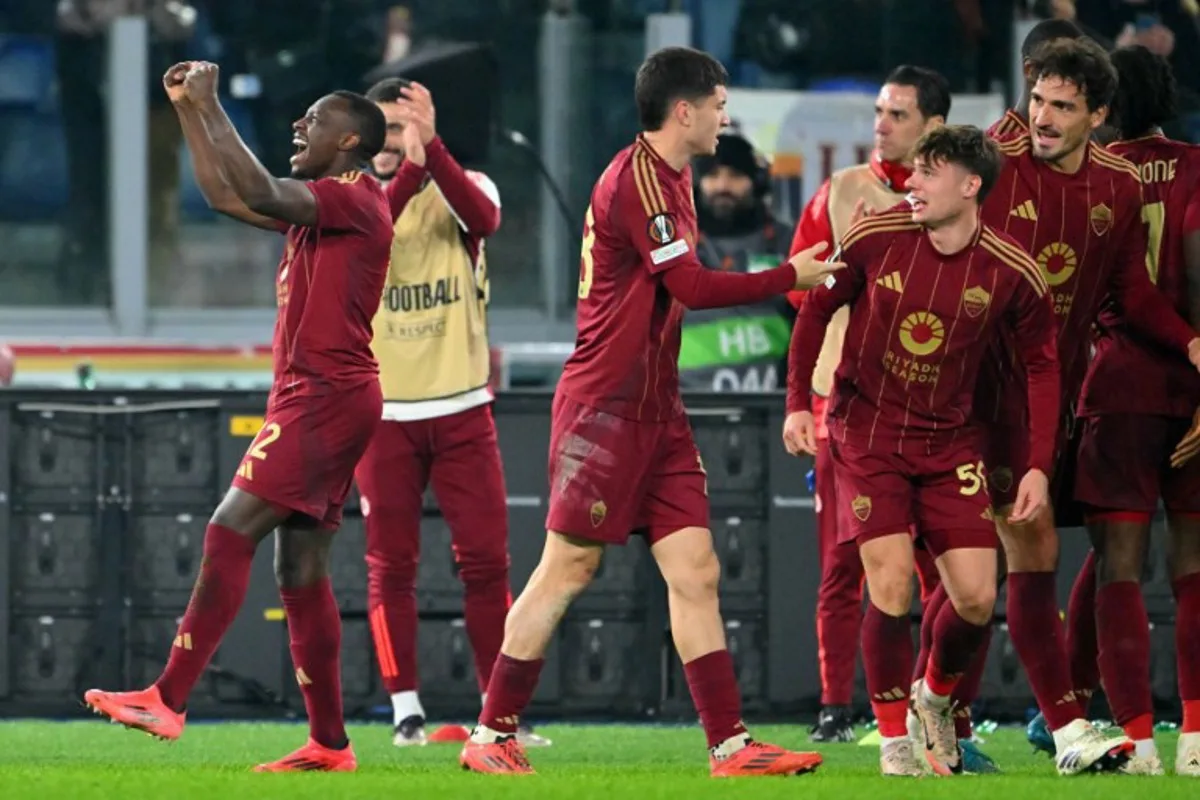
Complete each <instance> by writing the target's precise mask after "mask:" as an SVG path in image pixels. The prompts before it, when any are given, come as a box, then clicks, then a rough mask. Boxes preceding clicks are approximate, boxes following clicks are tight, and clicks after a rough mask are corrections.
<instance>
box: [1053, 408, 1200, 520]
mask: <svg viewBox="0 0 1200 800" xmlns="http://www.w3.org/2000/svg"><path fill="white" fill-rule="evenodd" d="M1082 422H1083V436H1082V438H1081V440H1080V443H1079V467H1078V474H1077V476H1076V479H1075V496H1076V497H1078V498H1079V500H1080V501H1081V502H1083V503H1084V504H1086V505H1087V506H1088V508H1089V509H1091V510H1095V511H1101V512H1103V511H1136V512H1142V513H1145V514H1153V513H1154V512H1155V511H1156V510H1157V509H1158V500H1159V498H1160V497H1161V498H1162V501H1163V504H1164V505H1165V506H1166V507H1167V510H1168V511H1174V512H1177V513H1183V514H1196V513H1200V459H1192V460H1191V461H1189V462H1188V463H1187V464H1185V465H1184V466H1183V467H1181V468H1180V469H1173V468H1172V467H1171V463H1170V462H1171V453H1172V452H1174V450H1175V446H1176V445H1177V444H1179V440H1180V439H1182V438H1183V436H1184V434H1186V433H1187V431H1188V428H1189V427H1190V426H1191V420H1189V419H1179V418H1172V417H1161V416H1155V415H1150V414H1107V415H1104V416H1099V417H1088V418H1087V419H1086V420H1083V421H1082Z"/></svg>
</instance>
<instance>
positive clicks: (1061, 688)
mask: <svg viewBox="0 0 1200 800" xmlns="http://www.w3.org/2000/svg"><path fill="white" fill-rule="evenodd" d="M1055 592H1056V589H1055V575H1054V573H1053V572H1010V573H1009V575H1008V631H1009V634H1010V635H1011V636H1012V643H1013V648H1014V649H1015V650H1016V651H1017V655H1018V656H1019V657H1020V659H1021V664H1022V665H1023V666H1024V667H1025V673H1026V675H1027V676H1028V677H1029V685H1030V687H1031V688H1032V689H1033V694H1034V697H1036V698H1037V703H1038V707H1039V708H1040V709H1041V710H1042V714H1044V715H1045V717H1046V723H1047V725H1048V726H1049V728H1050V730H1051V731H1057V730H1059V729H1060V728H1064V727H1066V726H1067V725H1069V724H1070V723H1071V722H1073V721H1074V720H1076V719H1081V718H1082V717H1083V710H1082V709H1081V708H1080V707H1079V703H1078V701H1076V699H1075V692H1074V690H1073V689H1072V687H1071V675H1070V670H1069V669H1068V668H1067V653H1066V645H1065V643H1064V641H1063V639H1064V636H1063V631H1062V624H1061V623H1060V622H1059V619H1058V602H1057V600H1056V597H1055Z"/></svg>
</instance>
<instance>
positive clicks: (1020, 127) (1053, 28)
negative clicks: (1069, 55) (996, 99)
mask: <svg viewBox="0 0 1200 800" xmlns="http://www.w3.org/2000/svg"><path fill="white" fill-rule="evenodd" d="M1085 35H1086V34H1084V32H1083V31H1082V30H1080V29H1079V26H1078V25H1076V24H1075V23H1074V22H1072V21H1071V20H1069V19H1044V20H1042V21H1041V22H1039V23H1038V24H1036V25H1034V26H1033V27H1032V28H1030V29H1029V33H1027V34H1025V39H1024V40H1023V41H1022V42H1021V64H1022V68H1023V71H1024V75H1025V88H1024V90H1023V91H1022V92H1021V98H1020V100H1018V101H1017V104H1016V105H1015V106H1013V107H1012V108H1010V109H1007V110H1006V111H1005V112H1004V116H1003V117H1001V118H1000V119H998V120H996V122H994V123H992V127H990V128H988V131H987V132H988V136H991V137H993V138H995V139H1007V138H1010V137H1012V136H1017V135H1020V134H1021V133H1023V132H1025V131H1027V130H1029V116H1028V114H1029V94H1030V92H1031V91H1032V90H1033V84H1034V76H1033V72H1032V63H1033V62H1032V61H1031V60H1030V59H1032V58H1033V54H1034V52H1035V51H1036V50H1037V49H1038V48H1039V47H1041V46H1042V45H1043V44H1046V43H1047V42H1057V41H1060V40H1063V39H1080V38H1083V37H1084V36H1085Z"/></svg>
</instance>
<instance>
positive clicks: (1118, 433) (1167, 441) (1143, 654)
mask: <svg viewBox="0 0 1200 800" xmlns="http://www.w3.org/2000/svg"><path fill="white" fill-rule="evenodd" d="M1111 58H1112V62H1113V66H1114V67H1116V70H1117V74H1118V77H1119V82H1118V88H1117V93H1116V96H1115V98H1114V102H1113V115H1114V118H1115V121H1116V126H1117V128H1118V131H1119V133H1120V139H1119V140H1118V141H1116V142H1113V143H1112V144H1111V145H1109V150H1111V151H1113V152H1115V153H1117V154H1119V155H1121V156H1123V157H1124V158H1126V159H1128V160H1129V161H1131V162H1132V163H1133V164H1134V165H1135V166H1136V167H1137V168H1138V171H1139V172H1140V173H1141V176H1142V185H1143V198H1144V201H1145V204H1144V206H1143V212H1142V213H1143V218H1144V221H1145V222H1146V224H1147V229H1148V234H1149V237H1148V242H1147V251H1146V270H1147V272H1148V274H1149V276H1150V279H1151V280H1152V281H1153V282H1154V283H1155V284H1156V285H1157V287H1158V289H1159V291H1160V292H1162V293H1163V294H1164V295H1165V296H1166V297H1167V298H1168V299H1169V300H1170V302H1171V304H1172V305H1173V306H1174V308H1175V309H1176V310H1177V311H1178V312H1179V313H1180V315H1182V316H1184V317H1190V318H1191V319H1193V320H1195V319H1198V318H1200V317H1197V316H1196V315H1195V314H1196V310H1197V309H1196V308H1195V306H1193V305H1192V304H1191V298H1192V296H1193V295H1194V294H1195V292H1196V285H1194V282H1195V280H1196V278H1195V276H1196V275H1197V271H1198V270H1200V260H1198V261H1196V262H1189V261H1188V260H1187V257H1186V255H1185V253H1184V239H1185V236H1186V235H1187V233H1188V230H1187V228H1186V226H1185V213H1186V210H1187V207H1188V204H1189V202H1193V201H1194V200H1195V198H1196V197H1197V193H1198V192H1200V148H1198V147H1196V146H1195V145H1192V144H1186V143H1184V142H1177V141H1172V140H1170V139H1167V138H1166V137H1164V136H1163V133H1162V125H1163V124H1164V123H1166V122H1168V121H1170V120H1172V119H1174V118H1175V115H1176V90H1175V77H1174V75H1173V74H1172V72H1171V67H1170V65H1169V64H1168V63H1167V61H1166V59H1164V58H1162V57H1161V56H1158V55H1155V54H1153V53H1151V52H1150V51H1149V50H1147V49H1146V48H1144V47H1141V46H1135V47H1127V48H1122V49H1120V50H1117V51H1116V52H1114V53H1113V54H1112V56H1111ZM1100 330H1101V335H1100V337H1099V338H1098V339H1097V341H1096V345H1095V347H1096V352H1095V356H1094V357H1093V359H1092V364H1091V368H1090V370H1089V371H1088V375H1087V378H1086V380H1085V381H1084V385H1083V394H1082V396H1081V397H1080V401H1079V417H1080V418H1081V419H1083V420H1084V423H1083V435H1082V439H1081V442H1080V448H1079V461H1078V468H1077V469H1078V473H1077V476H1076V483H1075V492H1076V498H1077V499H1078V500H1080V501H1081V502H1083V503H1084V504H1085V505H1086V507H1087V510H1088V513H1087V526H1088V532H1089V534H1090V536H1091V539H1092V543H1093V548H1094V550H1093V554H1091V555H1089V557H1088V559H1087V561H1085V563H1084V566H1083V569H1082V570H1081V571H1080V574H1079V577H1078V578H1077V580H1076V583H1075V588H1074V590H1073V591H1072V593H1071V601H1072V602H1071V607H1070V615H1069V616H1068V638H1069V641H1070V643H1071V645H1072V648H1071V649H1072V650H1073V651H1076V652H1073V653H1072V667H1073V668H1072V672H1073V683H1074V688H1075V691H1076V694H1078V695H1080V696H1081V697H1084V696H1088V697H1090V696H1091V693H1092V691H1094V690H1095V689H1096V688H1097V686H1098V684H1099V681H1100V680H1102V681H1103V683H1104V687H1105V696H1106V697H1107V699H1108V704H1109V707H1110V709H1111V710H1112V713H1113V718H1114V720H1115V721H1116V723H1117V724H1118V725H1120V726H1122V727H1123V728H1124V730H1125V734H1126V735H1127V736H1128V737H1129V738H1130V739H1132V740H1133V742H1134V744H1135V746H1136V753H1135V756H1134V758H1133V759H1132V760H1131V761H1130V762H1129V763H1128V764H1127V765H1126V766H1125V771H1126V772H1132V773H1136V774H1150V775H1161V774H1162V772H1163V766H1162V761H1161V759H1159V757H1158V752H1157V749H1156V747H1155V745H1154V707H1153V702H1152V698H1151V692H1150V661H1149V659H1150V622H1149V619H1148V618H1147V614H1146V607H1145V603H1144V601H1143V599H1142V592H1141V586H1140V583H1141V577H1142V569H1143V567H1144V560H1145V554H1146V553H1147V551H1148V549H1149V541H1150V523H1151V519H1152V518H1153V516H1154V513H1155V512H1156V511H1157V509H1158V503H1159V499H1160V498H1161V499H1162V502H1163V504H1164V506H1165V507H1166V509H1167V525H1168V530H1169V532H1170V542H1169V544H1168V546H1167V553H1168V569H1169V570H1170V574H1171V586H1172V588H1173V590H1174V594H1175V598H1176V603H1177V613H1176V615H1175V620H1176V621H1175V636H1176V658H1177V660H1178V670H1177V671H1178V676H1179V691H1180V697H1181V698H1182V700H1183V710H1184V718H1183V727H1182V729H1181V730H1182V733H1181V735H1180V737H1179V745H1178V748H1179V749H1178V755H1177V756H1176V761H1175V764H1176V767H1175V768H1176V771H1177V772H1178V773H1179V774H1181V775H1191V776H1200V461H1195V460H1191V461H1188V462H1187V463H1184V464H1182V465H1181V466H1180V467H1178V468H1176V467H1174V466H1173V464H1172V454H1173V452H1174V451H1175V449H1176V446H1177V445H1178V444H1179V442H1180V441H1181V440H1182V439H1183V438H1184V436H1185V434H1186V433H1187V431H1188V428H1189V426H1190V425H1191V421H1192V417H1193V415H1194V414H1195V412H1196V409H1197V407H1198V406H1200V375H1197V374H1196V371H1195V369H1194V368H1193V367H1192V366H1191V365H1190V364H1189V363H1188V362H1187V359H1185V358H1184V357H1183V356H1182V355H1180V354H1179V353H1176V352H1172V351H1169V350H1164V349H1163V348H1162V347H1160V346H1158V345H1155V344H1154V343H1152V342H1149V341H1146V339H1145V338H1143V337H1142V336H1140V335H1138V334H1137V333H1136V332H1135V331H1131V330H1129V328H1128V327H1127V326H1126V325H1125V323H1124V320H1123V319H1122V316H1121V314H1120V309H1117V308H1105V309H1104V310H1103V311H1102V312H1101V315H1100ZM1085 643H1090V645H1091V646H1090V647H1088V646H1087V644H1085ZM1089 650H1090V652H1088V651H1089ZM1097 656H1098V657H1099V658H1098V662H1097ZM1097 663H1098V668H1099V669H1098V674H1097V671H1096V665H1097Z"/></svg>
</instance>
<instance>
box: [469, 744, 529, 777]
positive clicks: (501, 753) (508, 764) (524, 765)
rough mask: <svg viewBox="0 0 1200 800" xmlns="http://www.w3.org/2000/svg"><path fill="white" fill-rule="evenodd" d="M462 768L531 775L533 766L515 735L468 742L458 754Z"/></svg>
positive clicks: (494, 772)
mask: <svg viewBox="0 0 1200 800" xmlns="http://www.w3.org/2000/svg"><path fill="white" fill-rule="evenodd" d="M458 763H460V764H462V768H463V769H465V770H470V771H471V772H482V773H485V774H488V775H532V774H533V767H531V766H530V765H529V760H528V759H527V758H525V748H524V747H522V746H521V743H520V742H518V741H517V740H516V738H515V737H506V738H504V739H501V740H500V741H498V742H470V741H468V742H467V743H466V744H465V745H463V749H462V752H461V753H460V754H459V756H458Z"/></svg>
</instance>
